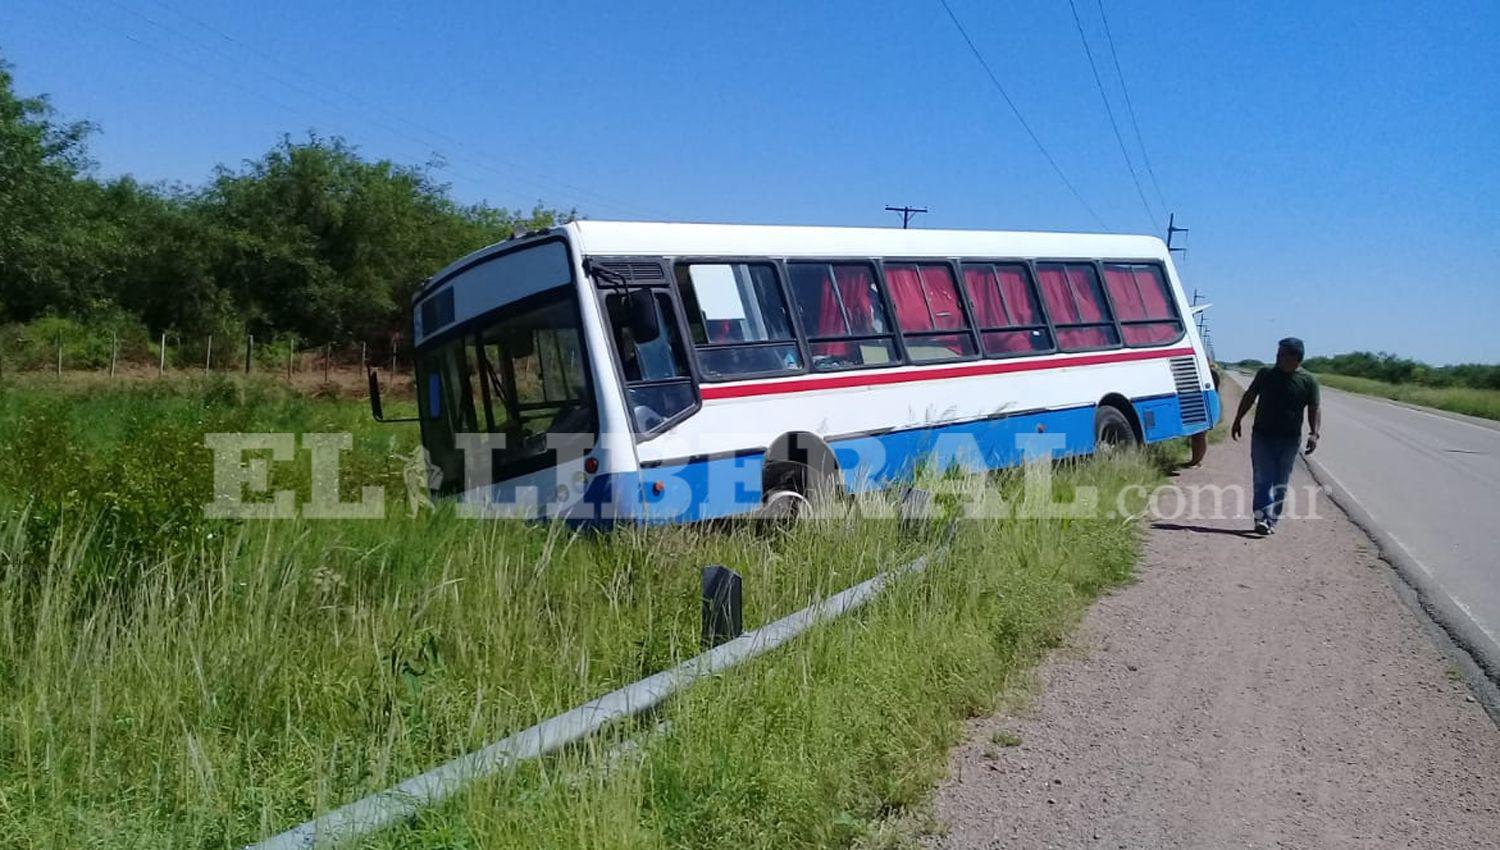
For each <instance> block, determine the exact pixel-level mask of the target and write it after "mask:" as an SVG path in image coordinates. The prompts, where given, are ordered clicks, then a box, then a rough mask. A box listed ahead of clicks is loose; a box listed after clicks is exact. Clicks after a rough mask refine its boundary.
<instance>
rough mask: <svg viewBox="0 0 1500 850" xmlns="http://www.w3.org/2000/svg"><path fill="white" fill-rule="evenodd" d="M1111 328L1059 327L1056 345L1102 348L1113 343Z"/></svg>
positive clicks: (1062, 346)
mask: <svg viewBox="0 0 1500 850" xmlns="http://www.w3.org/2000/svg"><path fill="white" fill-rule="evenodd" d="M1114 336H1115V335H1114V329H1113V328H1059V329H1058V331H1057V345H1058V347H1059V348H1064V349H1067V348H1103V347H1104V346H1106V345H1114V344H1115V340H1114Z"/></svg>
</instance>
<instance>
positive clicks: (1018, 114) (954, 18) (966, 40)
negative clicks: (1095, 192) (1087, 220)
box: [938, 0, 1110, 230]
mask: <svg viewBox="0 0 1500 850" xmlns="http://www.w3.org/2000/svg"><path fill="white" fill-rule="evenodd" d="M938 3H940V4H942V7H943V11H945V12H947V13H948V20H950V21H952V22H953V26H954V27H956V28H957V29H958V34H959V35H961V36H963V38H964V43H965V44H967V45H968V46H969V52H970V53H973V54H974V58H975V59H977V60H979V66H980V67H981V68H983V69H984V73H985V75H986V76H988V77H989V78H990V84H991V85H993V86H994V87H995V91H997V92H999V94H1000V99H1001V100H1004V101H1005V105H1006V106H1008V107H1010V111H1011V112H1012V113H1013V114H1014V115H1015V116H1016V121H1017V122H1018V123H1019V124H1020V125H1021V129H1023V130H1025V131H1026V135H1027V136H1030V137H1031V141H1032V143H1034V144H1035V145H1036V149H1037V150H1039V151H1041V152H1042V156H1043V157H1044V158H1046V160H1047V164H1048V165H1051V166H1052V170H1053V171H1055V172H1057V177H1058V179H1060V180H1062V182H1063V185H1064V186H1067V187H1068V191H1069V192H1072V193H1073V197H1074V198H1077V199H1078V203H1080V204H1082V205H1083V208H1084V209H1086V210H1088V211H1089V215H1091V216H1093V217H1094V221H1097V222H1099V226H1100V227H1102V228H1104V229H1105V230H1109V229H1110V228H1109V225H1107V224H1105V223H1104V219H1102V218H1100V217H1099V213H1097V212H1095V211H1094V208H1093V207H1092V206H1090V205H1089V202H1088V201H1087V200H1086V199H1085V198H1084V197H1083V194H1082V193H1081V192H1079V191H1078V188H1077V187H1076V186H1074V185H1073V181H1071V180H1069V179H1068V175H1067V174H1065V173H1063V170H1062V166H1060V165H1058V164H1057V160H1055V159H1053V158H1052V154H1051V153H1049V152H1048V151H1047V146H1046V145H1044V144H1042V140H1041V139H1039V138H1037V135H1036V133H1035V132H1033V131H1032V129H1031V125H1030V124H1028V123H1026V116H1024V115H1022V114H1021V110H1020V108H1019V107H1017V106H1016V102H1015V101H1013V100H1011V99H1010V95H1009V94H1008V93H1007V92H1006V91H1005V86H1003V85H1001V84H1000V79H999V78H998V77H996V76H995V72H994V71H993V70H992V69H991V68H990V63H988V62H986V61H984V55H983V54H982V53H980V52H979V48H978V47H976V46H975V45H974V39H972V38H970V37H969V31H968V30H966V29H964V25H963V24H962V23H961V22H960V21H959V20H958V16H957V15H955V14H953V9H952V8H951V7H949V5H948V0H938Z"/></svg>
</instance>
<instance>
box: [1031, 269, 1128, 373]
mask: <svg viewBox="0 0 1500 850" xmlns="http://www.w3.org/2000/svg"><path fill="white" fill-rule="evenodd" d="M1036 276H1037V279H1038V281H1039V282H1040V283H1041V285H1042V286H1041V289H1042V300H1043V301H1044V302H1046V304H1047V312H1048V314H1050V315H1051V316H1052V326H1053V327H1054V328H1056V329H1057V345H1058V347H1059V348H1061V349H1062V350H1064V351H1086V350H1089V349H1094V348H1115V347H1117V346H1119V344H1120V335H1119V333H1118V332H1117V331H1116V330H1115V321H1114V317H1113V316H1111V315H1110V314H1109V303H1108V302H1106V301H1105V300H1104V290H1103V289H1102V288H1101V287H1100V285H1099V275H1098V273H1097V272H1095V271H1094V264H1093V263H1037V266H1036Z"/></svg>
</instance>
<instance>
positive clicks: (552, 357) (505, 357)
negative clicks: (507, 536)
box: [418, 285, 598, 489]
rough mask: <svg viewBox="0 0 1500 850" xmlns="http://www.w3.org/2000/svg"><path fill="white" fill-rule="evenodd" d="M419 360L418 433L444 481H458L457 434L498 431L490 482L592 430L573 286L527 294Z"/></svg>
mask: <svg viewBox="0 0 1500 850" xmlns="http://www.w3.org/2000/svg"><path fill="white" fill-rule="evenodd" d="M422 364H423V366H424V369H423V371H424V372H426V374H425V375H424V376H422V378H421V379H420V380H419V382H418V391H419V393H420V394H421V396H422V398H420V399H419V401H420V402H421V404H422V410H423V413H424V423H423V424H424V426H425V428H424V430H426V432H427V433H426V435H425V439H424V442H425V443H426V444H427V449H428V452H429V454H430V455H431V456H432V461H433V463H434V464H435V465H437V466H438V467H440V468H441V469H442V470H443V472H444V479H445V482H444V483H445V484H448V485H449V486H450V487H456V486H457V485H459V484H460V483H461V482H459V481H448V480H447V479H449V478H451V477H453V476H454V474H455V473H458V470H459V469H460V468H461V461H460V458H459V457H458V456H457V454H458V452H457V449H456V446H455V441H454V439H453V435H454V434H457V433H472V432H476V431H477V432H488V433H490V434H497V435H501V436H503V438H504V439H503V442H502V441H500V440H496V441H495V444H494V450H493V453H492V458H491V464H492V465H491V474H492V476H493V480H494V481H501V480H504V479H506V478H510V477H514V476H516V475H521V474H524V473H527V472H532V471H535V470H539V469H543V468H546V467H548V466H552V465H554V464H556V463H557V460H558V453H559V450H562V452H563V454H565V455H573V456H576V455H577V454H578V453H580V452H582V451H585V450H587V449H588V448H590V447H592V446H593V444H594V442H595V440H596V439H597V433H598V415H597V411H596V410H595V406H594V399H593V391H592V388H591V385H590V382H589V377H588V367H587V362H586V360H585V357H584V347H583V333H582V330H581V328H580V325H579V314H578V297H577V292H576V290H575V288H574V287H573V286H572V285H565V286H559V287H556V288H554V289H550V290H546V291H544V292H540V293H537V294H535V295H531V296H528V297H527V298H524V299H522V300H521V301H519V302H516V303H515V304H513V305H510V306H508V307H504V308H501V309H500V310H498V311H495V312H493V313H491V314H490V315H488V316H486V317H485V318H483V319H481V320H479V321H477V322H474V323H473V324H472V325H471V326H469V327H465V328H462V329H461V330H460V331H459V335H458V336H456V337H452V338H450V339H449V340H448V341H447V342H446V343H444V344H443V345H441V346H439V347H437V348H435V349H434V350H433V351H431V352H430V353H429V354H428V355H427V356H425V357H424V358H423V359H422ZM473 483H477V482H473ZM444 489H448V488H444Z"/></svg>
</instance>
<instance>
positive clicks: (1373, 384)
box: [1318, 372, 1500, 420]
mask: <svg viewBox="0 0 1500 850" xmlns="http://www.w3.org/2000/svg"><path fill="white" fill-rule="evenodd" d="M1318 380H1320V381H1322V382H1323V383H1325V384H1327V385H1328V386H1330V387H1334V388H1337V389H1341V390H1348V391H1350V392H1356V393H1364V394H1366V395H1375V396H1380V397H1382V398H1389V399H1394V400H1396V401H1404V402H1406V403H1408V404H1420V405H1422V406H1423V407H1435V408H1437V409H1438V410H1448V411H1452V412H1454V413H1464V414H1467V415H1469V416H1478V417H1481V418H1484V419H1497V420H1500V390H1486V389H1476V388H1472V387H1424V386H1421V385H1419V384H1390V383H1386V382H1385V381H1376V380H1372V379H1370V378H1355V377H1351V376H1348V375H1335V374H1331V373H1328V372H1320V373H1318Z"/></svg>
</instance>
